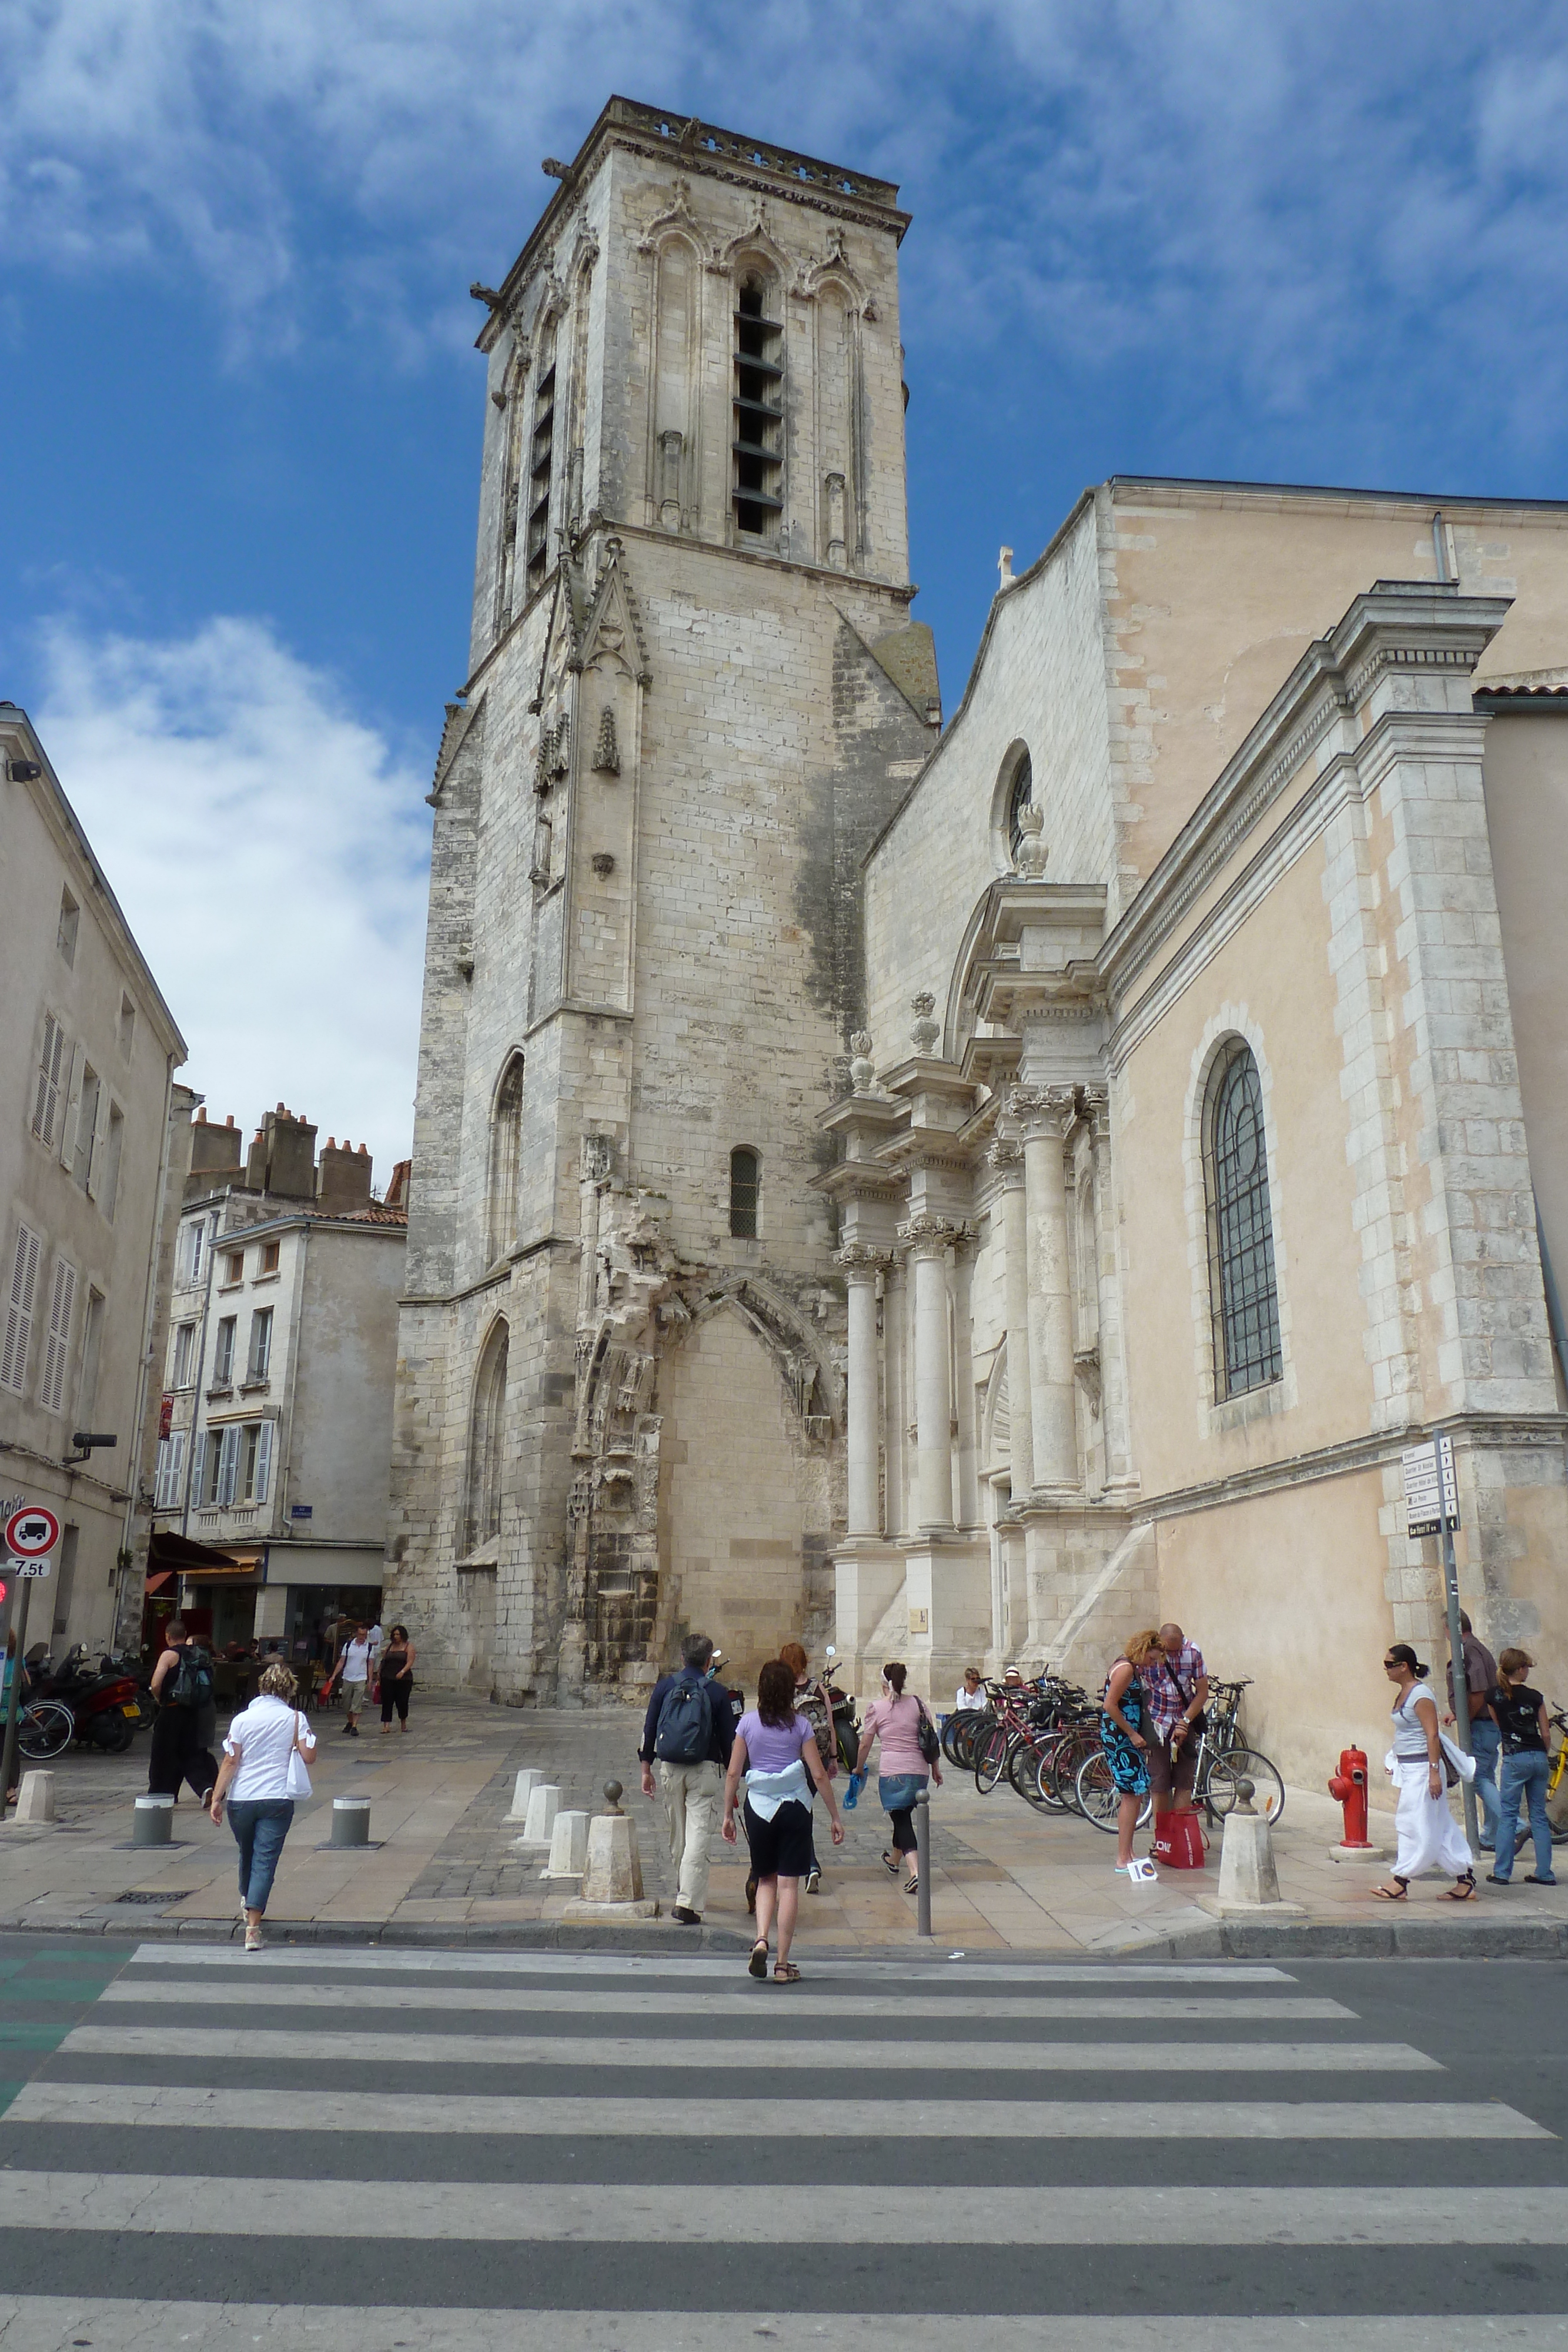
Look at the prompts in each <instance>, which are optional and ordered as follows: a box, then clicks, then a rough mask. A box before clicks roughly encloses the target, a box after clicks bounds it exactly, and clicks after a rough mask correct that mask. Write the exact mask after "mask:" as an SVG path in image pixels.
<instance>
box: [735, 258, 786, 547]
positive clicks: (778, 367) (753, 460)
mask: <svg viewBox="0 0 1568 2352" xmlns="http://www.w3.org/2000/svg"><path fill="white" fill-rule="evenodd" d="M778 309H779V294H778V289H777V287H776V286H774V285H773V284H772V283H771V282H770V281H769V280H768V278H764V277H763V275H762V273H761V271H760V270H756V269H750V270H747V274H746V276H745V277H744V278H742V279H741V281H740V284H739V286H738V287H737V289H736V297H735V394H734V400H735V431H734V435H733V437H732V440H731V448H732V450H733V453H734V458H735V493H734V496H735V524H736V529H737V530H742V531H745V532H747V534H748V535H749V536H750V537H752V538H760V537H763V536H771V535H772V533H773V531H774V530H775V527H776V525H777V522H778V519H779V514H780V513H781V512H782V511H783V505H784V501H783V499H781V498H780V496H779V488H780V486H781V484H782V481H783V475H784V447H783V432H784V399H783V390H784V328H783V323H782V320H780V319H779V318H778V317H777V316H775V315H771V314H773V313H776V312H777V310H778Z"/></svg>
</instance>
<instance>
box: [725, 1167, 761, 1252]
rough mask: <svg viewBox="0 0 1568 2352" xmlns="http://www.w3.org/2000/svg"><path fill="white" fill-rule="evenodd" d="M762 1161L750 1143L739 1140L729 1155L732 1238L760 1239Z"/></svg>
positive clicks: (739, 1240) (739, 1239) (742, 1240)
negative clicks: (759, 1196)
mask: <svg viewBox="0 0 1568 2352" xmlns="http://www.w3.org/2000/svg"><path fill="white" fill-rule="evenodd" d="M761 1181H762V1162H761V1160H760V1159H759V1158H758V1154H757V1153H756V1152H755V1151H753V1150H752V1149H751V1146H750V1145H749V1144H748V1143H737V1145H736V1147H735V1150H733V1151H732V1152H731V1153H730V1155H729V1231H730V1238H731V1240H732V1241H737V1242H754V1241H755V1240H756V1239H757V1203H758V1192H759V1190H760V1186H761Z"/></svg>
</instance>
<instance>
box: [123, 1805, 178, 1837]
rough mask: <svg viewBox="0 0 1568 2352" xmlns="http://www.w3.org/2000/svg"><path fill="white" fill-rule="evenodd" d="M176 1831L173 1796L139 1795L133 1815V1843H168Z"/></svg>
mask: <svg viewBox="0 0 1568 2352" xmlns="http://www.w3.org/2000/svg"><path fill="white" fill-rule="evenodd" d="M173 1832H174V1800H173V1798H172V1797H138V1798H137V1800H136V1807H135V1811H133V1812H132V1814H131V1844H132V1845H168V1844H170V1843H172V1838H173Z"/></svg>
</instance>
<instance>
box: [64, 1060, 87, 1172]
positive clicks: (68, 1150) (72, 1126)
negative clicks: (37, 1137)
mask: <svg viewBox="0 0 1568 2352" xmlns="http://www.w3.org/2000/svg"><path fill="white" fill-rule="evenodd" d="M86 1069H87V1055H86V1053H85V1052H84V1050H83V1049H82V1047H81V1046H79V1045H78V1047H77V1049H76V1051H75V1052H74V1053H73V1054H72V1055H71V1057H70V1064H69V1072H68V1087H67V1095H66V1112H65V1117H64V1118H62V1119H61V1121H60V1132H59V1150H60V1159H61V1160H62V1161H63V1163H64V1164H65V1166H66V1167H68V1168H69V1167H70V1166H71V1165H72V1163H73V1161H74V1160H75V1159H76V1140H77V1121H78V1118H79V1117H80V1115H81V1082H82V1076H83V1074H84V1073H85V1071H86Z"/></svg>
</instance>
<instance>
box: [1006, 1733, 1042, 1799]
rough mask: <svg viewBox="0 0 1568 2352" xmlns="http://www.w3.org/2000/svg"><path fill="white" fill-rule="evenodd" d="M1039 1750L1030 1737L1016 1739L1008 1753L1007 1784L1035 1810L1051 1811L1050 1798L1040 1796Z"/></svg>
mask: <svg viewBox="0 0 1568 2352" xmlns="http://www.w3.org/2000/svg"><path fill="white" fill-rule="evenodd" d="M1041 1760H1042V1759H1041V1753H1040V1749H1039V1748H1037V1747H1036V1746H1035V1745H1034V1742H1033V1741H1032V1740H1030V1739H1017V1740H1015V1741H1014V1742H1013V1745H1012V1747H1011V1748H1010V1749H1009V1753H1008V1785H1009V1788H1010V1789H1011V1790H1012V1791H1013V1793H1014V1795H1015V1796H1019V1797H1021V1798H1022V1799H1023V1801H1024V1803H1025V1804H1026V1805H1032V1806H1033V1807H1034V1809H1035V1811H1037V1812H1040V1813H1045V1812H1049V1811H1051V1800H1050V1798H1049V1797H1045V1796H1042V1795H1041V1793H1040V1763H1041Z"/></svg>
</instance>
